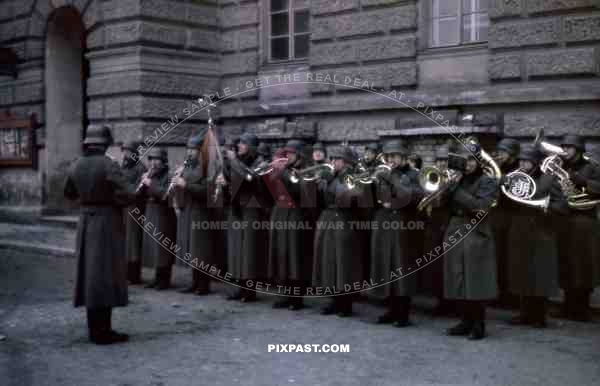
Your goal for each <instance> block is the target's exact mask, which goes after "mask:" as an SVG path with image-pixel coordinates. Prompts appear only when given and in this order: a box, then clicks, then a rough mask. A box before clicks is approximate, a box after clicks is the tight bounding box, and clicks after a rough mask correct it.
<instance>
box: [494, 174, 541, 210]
mask: <svg viewBox="0 0 600 386" xmlns="http://www.w3.org/2000/svg"><path fill="white" fill-rule="evenodd" d="M504 180H505V181H504V183H503V184H502V186H500V190H501V191H502V193H503V194H504V195H505V196H506V197H508V198H510V199H511V200H513V201H515V202H518V203H520V204H523V205H527V206H532V207H534V208H540V209H543V210H544V212H546V211H547V210H548V205H550V196H549V195H548V196H546V197H544V198H540V199H538V200H532V199H531V198H532V197H533V196H534V195H535V192H536V190H537V185H536V183H535V180H534V179H533V178H532V177H531V176H530V175H529V174H527V173H525V172H523V171H522V170H521V169H517V170H515V171H513V172H510V173H508V174H507V175H506V176H505V177H504Z"/></svg>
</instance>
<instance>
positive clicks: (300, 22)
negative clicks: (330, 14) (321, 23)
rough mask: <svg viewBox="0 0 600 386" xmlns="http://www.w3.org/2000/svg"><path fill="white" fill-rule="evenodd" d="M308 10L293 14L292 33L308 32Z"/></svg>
mask: <svg viewBox="0 0 600 386" xmlns="http://www.w3.org/2000/svg"><path fill="white" fill-rule="evenodd" d="M308 19H309V16H308V10H305V11H296V12H294V32H296V33H298V32H308Z"/></svg>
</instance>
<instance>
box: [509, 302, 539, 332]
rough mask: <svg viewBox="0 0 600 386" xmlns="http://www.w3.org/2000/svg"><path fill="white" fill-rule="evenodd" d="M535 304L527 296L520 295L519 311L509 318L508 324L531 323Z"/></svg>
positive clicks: (521, 324) (520, 324)
mask: <svg viewBox="0 0 600 386" xmlns="http://www.w3.org/2000/svg"><path fill="white" fill-rule="evenodd" d="M534 308H535V304H533V302H532V299H531V298H530V297H529V296H523V297H521V305H520V307H519V313H518V314H517V315H515V316H513V317H512V318H511V319H510V322H509V323H510V324H512V325H513V326H523V325H527V324H531V318H532V315H533V312H534Z"/></svg>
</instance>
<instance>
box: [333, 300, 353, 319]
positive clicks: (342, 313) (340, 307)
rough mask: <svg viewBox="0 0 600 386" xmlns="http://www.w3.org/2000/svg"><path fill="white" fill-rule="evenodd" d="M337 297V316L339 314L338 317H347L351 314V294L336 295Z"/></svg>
mask: <svg viewBox="0 0 600 386" xmlns="http://www.w3.org/2000/svg"><path fill="white" fill-rule="evenodd" d="M337 298H338V304H337V305H336V308H337V310H336V311H337V316H339V317H340V318H347V317H349V316H352V295H340V296H337Z"/></svg>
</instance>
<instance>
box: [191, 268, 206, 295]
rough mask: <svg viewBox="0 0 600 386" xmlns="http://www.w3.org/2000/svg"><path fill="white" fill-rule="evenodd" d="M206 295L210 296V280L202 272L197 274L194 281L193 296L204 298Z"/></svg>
mask: <svg viewBox="0 0 600 386" xmlns="http://www.w3.org/2000/svg"><path fill="white" fill-rule="evenodd" d="M208 294H210V278H209V277H208V276H206V275H205V274H203V273H202V272H198V279H197V280H196V288H195V289H194V295H198V296H204V295H208Z"/></svg>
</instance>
